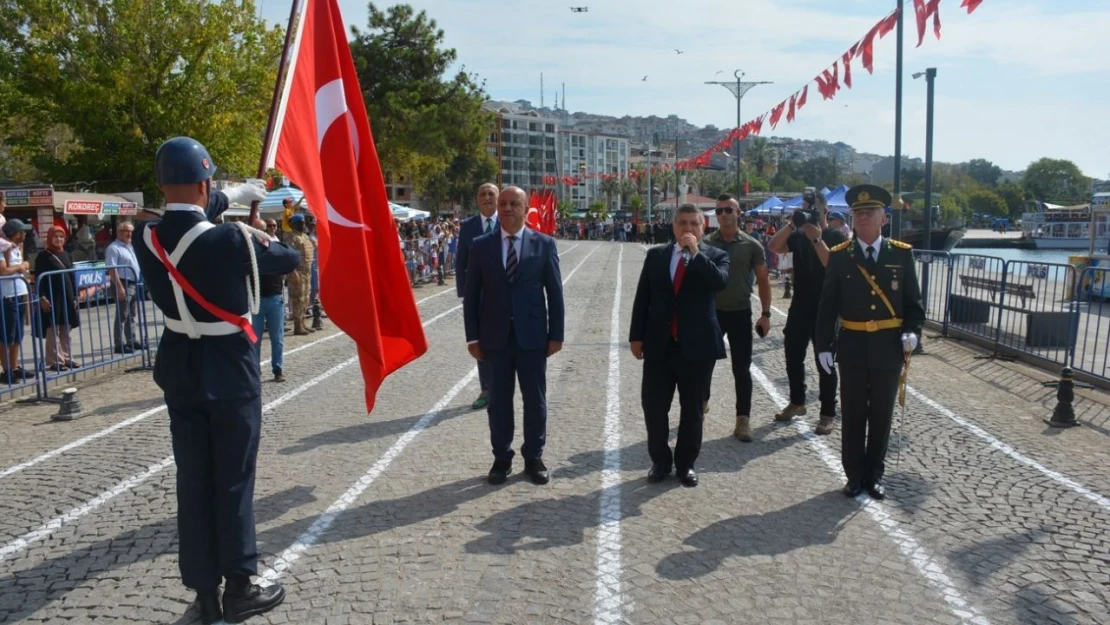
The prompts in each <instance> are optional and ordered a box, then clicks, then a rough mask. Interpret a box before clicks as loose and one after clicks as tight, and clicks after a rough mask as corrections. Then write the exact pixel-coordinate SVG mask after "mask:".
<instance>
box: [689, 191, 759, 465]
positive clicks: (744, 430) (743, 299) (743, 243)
mask: <svg viewBox="0 0 1110 625" xmlns="http://www.w3.org/2000/svg"><path fill="white" fill-rule="evenodd" d="M717 223H718V224H720V228H719V229H718V230H717V231H715V232H713V233H711V234H709V235H707V236H706V237H705V239H704V241H705V244H706V245H710V246H713V247H715V248H717V249H719V250H721V251H722V252H725V253H726V254H728V256H729V274H728V284H727V285H725V288H724V290H723V291H719V292H718V293H717V303H716V306H717V321H718V322H719V323H720V324H721V331H722V332H723V333H724V334H725V335H726V336H728V343H729V349H730V351H731V357H732V377H733V380H734V381H735V382H736V428H735V429H734V430H733V433H732V435H733V436H735V437H736V439H737V440H739V441H743V442H745V443H750V442H751V440H752V429H751V424H750V420H749V417H750V415H751V412H752V372H751V366H752V286H753V284H754V283H758V284H759V303H760V304H761V306H760V308H761V310H762V313H761V315H760V317H759V319H758V320H757V321H756V323H755V329H756V331H757V332H758V333H759V336H760V338H763V337H765V336H767V333H768V332H769V331H770V330H771V280H770V278H768V276H767V259H766V255H765V254H764V252H763V245H762V244H761V243H760V242H759V241H757V240H756V239H755V238H753V237H752V236H751V235H750V234H748V233H746V232H744V231H743V230H741V229H740V204H739V203H738V202H737V201H736V200H735V199H734V198H733V197H732V196H731V195H728V194H727V193H726V194H724V195H721V196H720V197H718V198H717ZM753 278H754V279H753ZM714 364H716V361H713V362H712V363H710V365H709V378H708V379H707V380H706V383H705V402H704V403H703V405H702V412H703V413H704V412H705V411H706V410H708V408H709V396H710V387H711V386H712V384H713V369H714Z"/></svg>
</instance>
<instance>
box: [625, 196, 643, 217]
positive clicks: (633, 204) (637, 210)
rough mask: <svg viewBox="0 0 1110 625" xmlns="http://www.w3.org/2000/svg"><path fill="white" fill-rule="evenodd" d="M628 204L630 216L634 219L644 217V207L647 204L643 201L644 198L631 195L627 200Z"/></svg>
mask: <svg viewBox="0 0 1110 625" xmlns="http://www.w3.org/2000/svg"><path fill="white" fill-rule="evenodd" d="M628 206H629V207H630V208H631V209H632V216H633V217H635V218H636V219H643V218H644V208H645V207H646V206H647V204H645V203H644V198H642V197H640V196H639V195H633V196H632V199H630V200H628Z"/></svg>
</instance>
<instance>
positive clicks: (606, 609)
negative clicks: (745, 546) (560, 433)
mask: <svg viewBox="0 0 1110 625" xmlns="http://www.w3.org/2000/svg"><path fill="white" fill-rule="evenodd" d="M623 258H624V246H621V247H620V251H619V252H618V253H617V271H616V274H617V288H616V294H615V295H614V297H613V312H612V317H611V319H610V327H609V382H608V391H607V395H606V404H605V455H604V460H603V465H602V470H601V522H600V523H599V524H598V528H597V529H598V531H597V595H596V597H595V599H594V623H595V624H596V625H615V624H616V623H620V622H621V613H622V611H623V607H624V600H623V598H622V595H621V516H622V515H621V491H620V488H621V475H620V469H621V430H620V426H621V395H620V393H621V342H620V336H621V333H620V322H621V261H622V260H623Z"/></svg>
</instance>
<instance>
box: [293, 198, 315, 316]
mask: <svg viewBox="0 0 1110 625" xmlns="http://www.w3.org/2000/svg"><path fill="white" fill-rule="evenodd" d="M289 224H290V225H291V226H292V227H293V232H292V233H291V234H290V237H289V247H291V248H293V249H295V250H297V252H299V253H300V255H301V264H300V265H297V270H296V271H294V272H293V273H291V274H289V307H290V308H292V309H293V334H294V335H296V336H304V335H306V334H309V333H311V332H313V331H314V330H311V329H309V328H306V327H305V323H304V320H305V313H306V311H308V305H309V301H308V298H309V295H310V294H311V287H312V261H313V259H314V258H315V253H316V248H315V246H314V245H313V244H312V240H311V239H309V238H308V235H307V234H305V223H304V215H294V216H293V217H292V219H290V220H289Z"/></svg>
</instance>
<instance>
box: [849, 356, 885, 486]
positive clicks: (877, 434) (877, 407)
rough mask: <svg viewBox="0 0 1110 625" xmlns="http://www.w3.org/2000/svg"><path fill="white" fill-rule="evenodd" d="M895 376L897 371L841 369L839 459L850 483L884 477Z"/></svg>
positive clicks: (865, 481)
mask: <svg viewBox="0 0 1110 625" xmlns="http://www.w3.org/2000/svg"><path fill="white" fill-rule="evenodd" d="M898 376H899V372H898V371H876V370H868V369H853V368H849V367H841V369H840V381H841V384H840V393H841V395H840V401H841V415H842V417H841V422H842V428H843V430H842V435H841V445H840V460H841V463H843V465H844V474H845V475H846V476H847V477H848V480H849V481H859V482H862V483H864V484H870V483H874V482H876V481H878V480H881V479H882V478H883V473H884V472H885V471H886V448H887V443H888V442H889V441H890V424H891V421H892V419H893V415H894V400H895V399H896V398H897V397H898Z"/></svg>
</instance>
